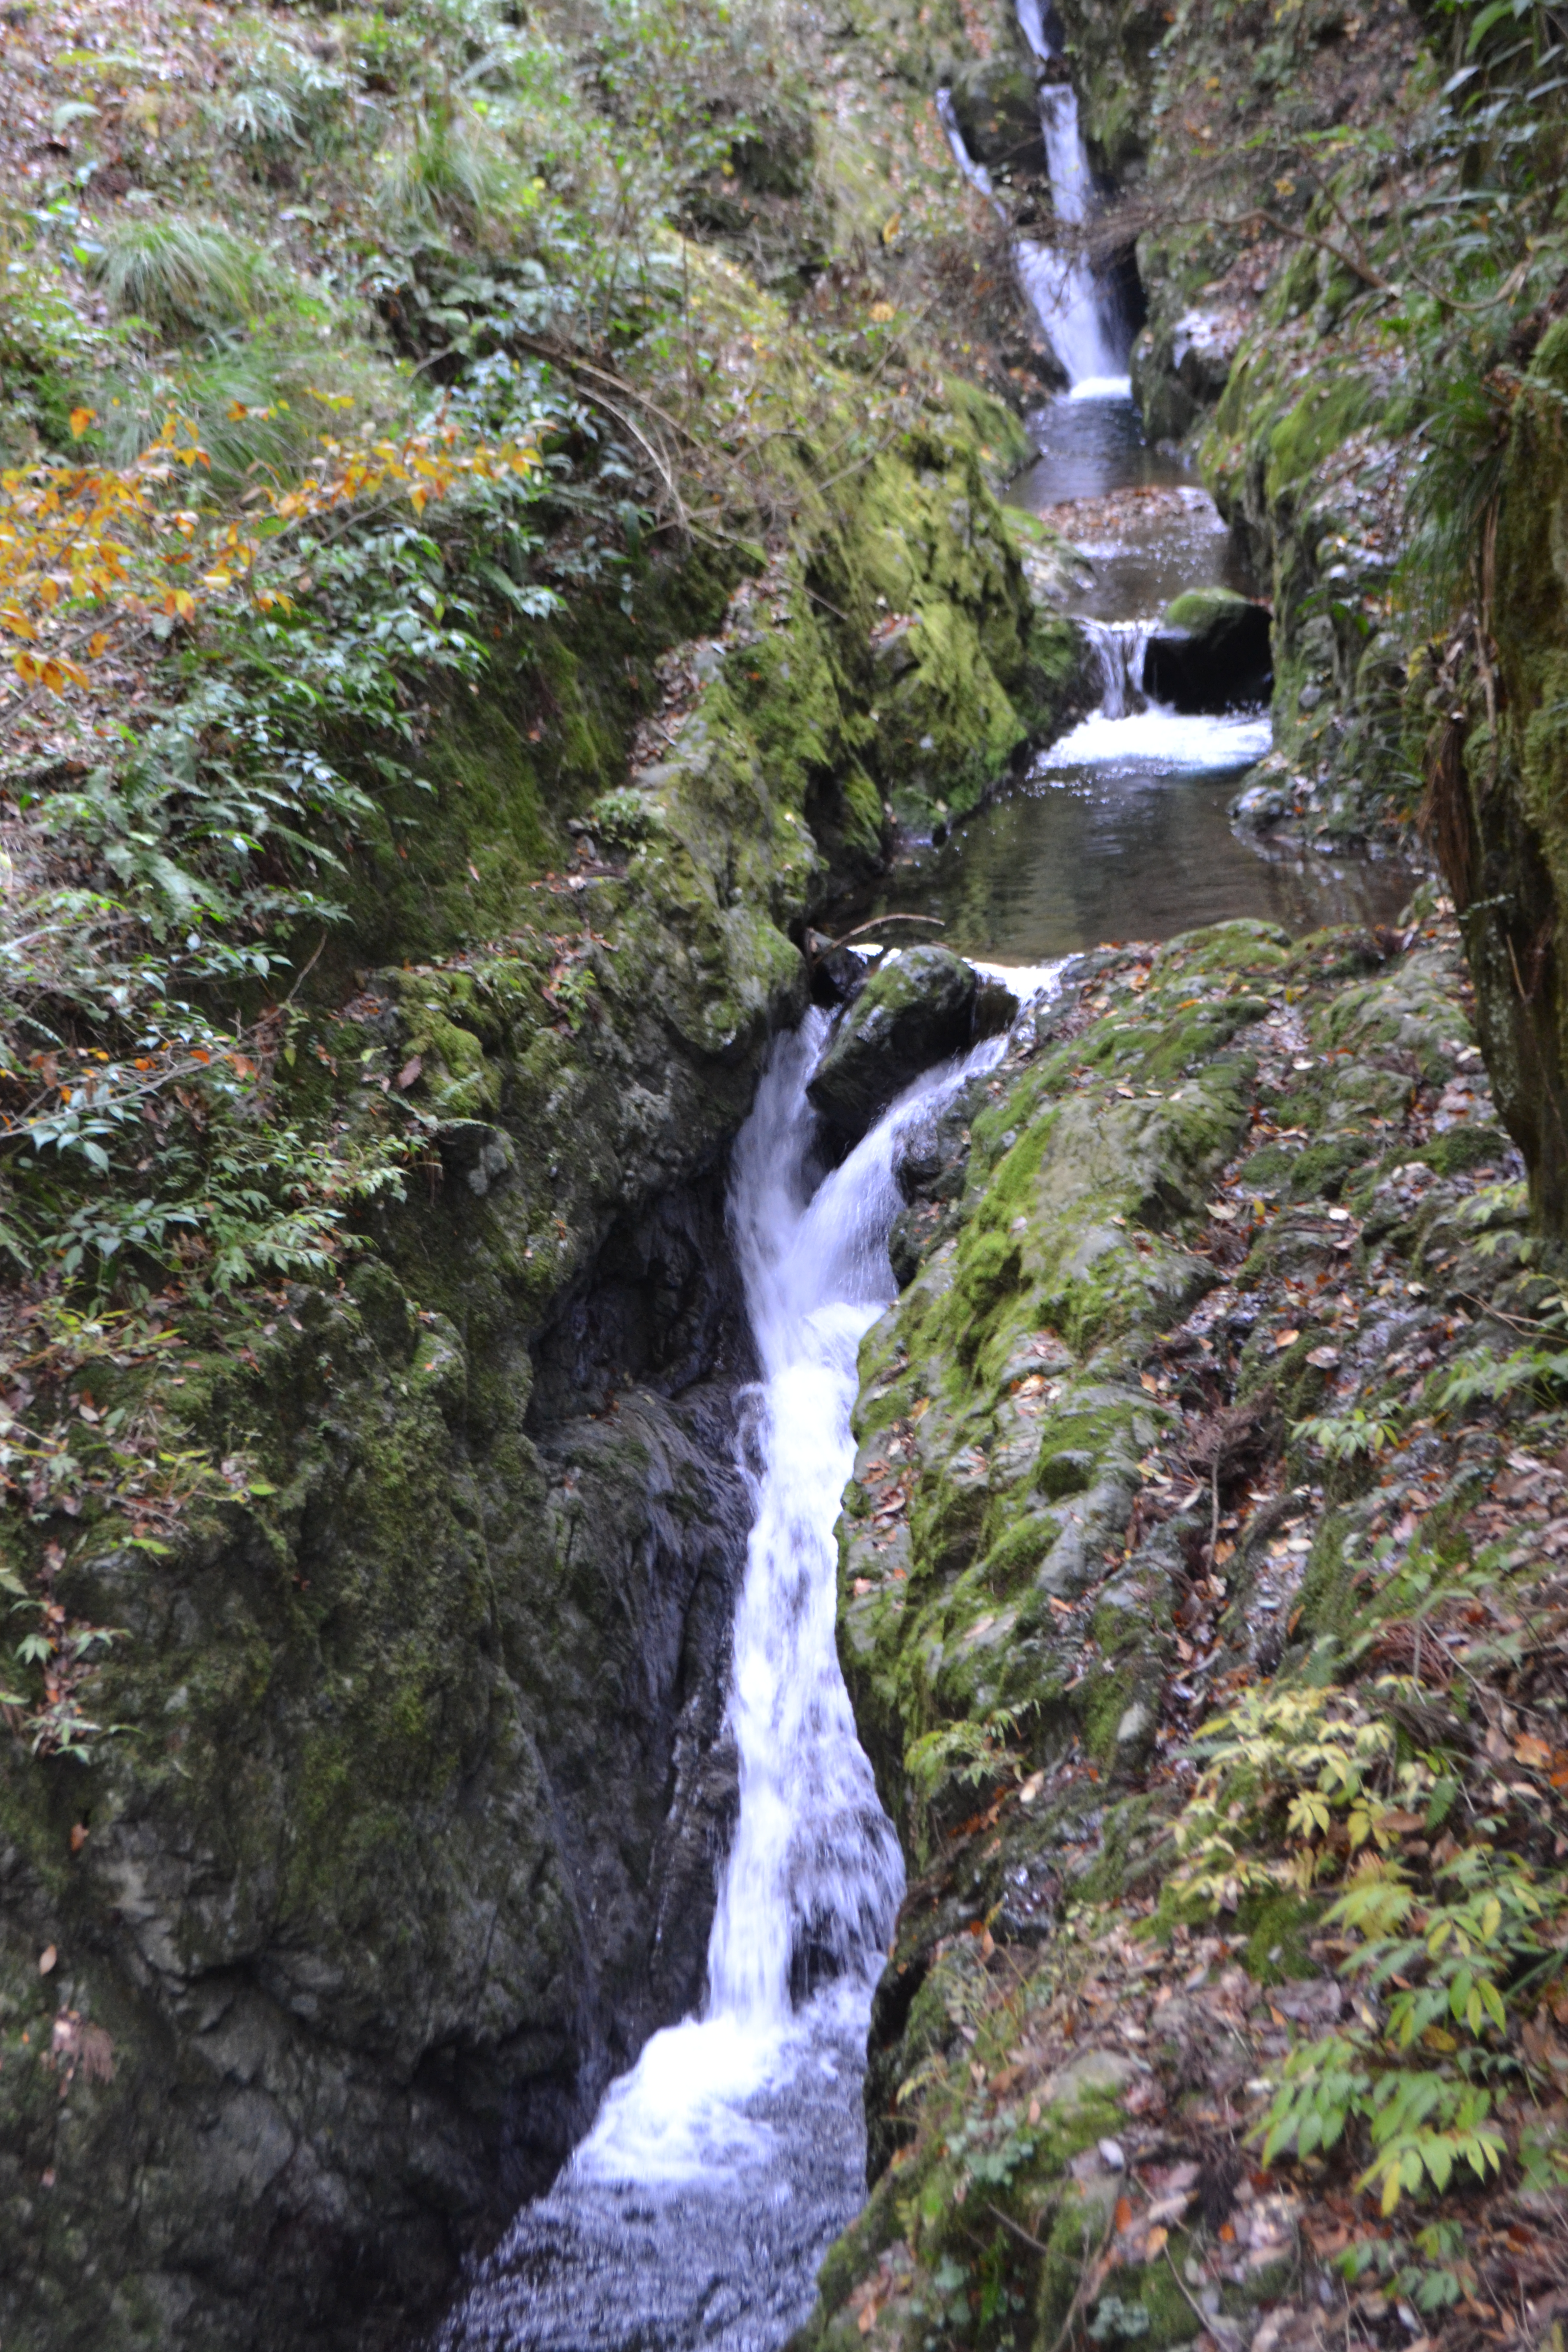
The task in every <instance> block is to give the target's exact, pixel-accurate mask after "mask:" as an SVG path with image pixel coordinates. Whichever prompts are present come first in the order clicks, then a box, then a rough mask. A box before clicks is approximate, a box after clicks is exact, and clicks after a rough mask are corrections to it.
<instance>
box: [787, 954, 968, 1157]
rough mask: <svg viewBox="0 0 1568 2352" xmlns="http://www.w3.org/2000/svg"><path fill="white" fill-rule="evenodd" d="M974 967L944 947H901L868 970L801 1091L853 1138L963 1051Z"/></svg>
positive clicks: (966, 1040)
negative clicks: (914, 1081)
mask: <svg viewBox="0 0 1568 2352" xmlns="http://www.w3.org/2000/svg"><path fill="white" fill-rule="evenodd" d="M976 986H977V983H976V979H975V972H974V967H973V964H968V963H965V962H964V961H963V958H962V956H955V955H954V954H953V953H952V950H950V949H947V948H906V949H904V950H902V951H901V952H900V953H899V954H897V955H893V956H889V958H888V959H887V960H886V961H884V962H883V963H882V964H881V965H880V966H879V969H878V970H877V971H875V972H873V974H872V975H871V977H870V979H869V980H868V982H866V984H865V986H864V988H863V989H862V990H861V991H860V992H859V994H858V996H857V997H856V999H855V1002H854V1003H853V1004H852V1005H851V1006H850V1008H849V1010H848V1012H847V1013H846V1014H845V1016H844V1018H843V1020H842V1021H841V1022H840V1023H839V1024H838V1026H837V1029H836V1030H835V1031H834V1033H833V1035H832V1038H831V1040H830V1041H829V1043H828V1046H827V1050H826V1053H825V1054H824V1055H823V1056H822V1059H821V1061H820V1062H819V1063H818V1064H817V1066H816V1069H815V1071H814V1072H813V1073H812V1076H811V1081H810V1084H809V1085H808V1087H807V1088H806V1092H807V1093H808V1094H809V1095H810V1097H811V1099H812V1101H813V1102H814V1103H815V1104H816V1108H818V1110H820V1111H821V1112H822V1114H823V1116H824V1117H825V1118H827V1119H829V1120H830V1121H831V1122H832V1124H833V1125H834V1126H835V1127H836V1128H837V1129H839V1130H840V1132H841V1133H843V1134H845V1135H847V1136H849V1137H850V1138H851V1139H854V1138H858V1137H859V1136H861V1135H864V1133H865V1132H866V1129H868V1127H869V1126H870V1125H871V1124H872V1122H873V1120H874V1119H875V1118H877V1117H878V1115H879V1112H881V1111H882V1110H883V1109H885V1108H886V1107H887V1105H888V1104H889V1102H891V1100H892V1098H893V1097H894V1096H895V1095H896V1094H898V1093H899V1092H900V1090H901V1089H902V1088H903V1087H907V1086H908V1085H909V1083H910V1079H911V1078H914V1077H916V1076H919V1074H920V1073H921V1071H922V1070H926V1069H929V1068H930V1067H931V1064H932V1063H933V1062H940V1061H942V1060H943V1059H944V1058H945V1057H946V1056H947V1055H951V1054H956V1053H959V1052H961V1051H962V1050H963V1047H964V1046H966V1045H968V1044H969V1043H970V1040H971V1037H972V1035H973V1027H974V1001H975V993H976Z"/></svg>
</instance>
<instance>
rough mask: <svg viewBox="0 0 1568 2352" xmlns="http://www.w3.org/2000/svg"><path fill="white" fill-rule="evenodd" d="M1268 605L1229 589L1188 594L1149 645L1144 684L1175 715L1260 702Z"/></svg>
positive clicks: (1266, 670) (1268, 680) (1265, 683)
mask: <svg viewBox="0 0 1568 2352" xmlns="http://www.w3.org/2000/svg"><path fill="white" fill-rule="evenodd" d="M1273 676H1274V662H1273V654H1272V651H1271V648H1270V643H1269V613H1268V606H1267V604H1254V603H1253V602H1252V600H1251V599H1250V598H1249V597H1247V596H1238V595H1237V593H1236V592H1235V590H1234V589H1231V588H1192V589H1189V590H1188V591H1187V593H1186V594H1185V595H1184V596H1178V597H1177V598H1176V601H1175V603H1174V604H1171V605H1169V606H1168V607H1167V608H1166V612H1165V621H1164V626H1163V628H1161V629H1160V630H1158V631H1157V632H1156V633H1155V635H1153V636H1152V637H1151V639H1150V640H1149V652H1148V656H1147V659H1146V661H1145V663H1144V667H1143V683H1144V686H1145V687H1146V688H1147V689H1148V691H1149V692H1150V693H1151V694H1152V696H1153V698H1154V699H1155V701H1156V702H1164V703H1169V704H1170V705H1171V706H1172V707H1173V709H1177V710H1190V711H1199V710H1235V709H1238V708H1240V707H1241V706H1243V705H1245V704H1247V703H1258V702H1264V701H1266V700H1267V699H1268V690H1269V688H1270V686H1271V684H1272V682H1273Z"/></svg>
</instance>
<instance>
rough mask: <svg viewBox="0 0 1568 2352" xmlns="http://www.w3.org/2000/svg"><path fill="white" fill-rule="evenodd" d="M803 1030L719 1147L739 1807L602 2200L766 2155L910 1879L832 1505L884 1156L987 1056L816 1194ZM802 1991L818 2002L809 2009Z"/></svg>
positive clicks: (863, 1323)
mask: <svg viewBox="0 0 1568 2352" xmlns="http://www.w3.org/2000/svg"><path fill="white" fill-rule="evenodd" d="M826 1033H827V1024H826V1018H825V1016H824V1015H823V1014H822V1013H808V1014H807V1016H806V1019H805V1022H804V1023H803V1024H802V1026H801V1028H800V1029H799V1030H798V1031H797V1032H796V1033H795V1035H793V1036H790V1037H784V1038H781V1039H779V1040H778V1042H777V1043H776V1044H775V1045H774V1048H773V1054H772V1056H771V1058H770V1060H769V1064H768V1067H767V1069H766V1071H765V1072H764V1074H763V1081H762V1085H761V1087H759V1089H758V1093H757V1100H756V1105H755V1108H753V1110H752V1115H751V1118H749V1119H748V1120H747V1122H746V1125H745V1127H744V1128H743V1129H742V1131H741V1134H740V1137H739V1139H737V1142H736V1147H735V1163H734V1172H733V1176H732V1179H731V1197H730V1225H731V1237H732V1240H733V1244H734V1247H735V1252H736V1255H737V1258H738V1261H739V1264H740V1267H741V1272H742V1278H743V1281H744V1284H745V1295H746V1307H747V1313H748V1315H749V1318H750V1320H751V1326H752V1337H753V1339H754V1341H755V1344H756V1349H757V1356H758V1360H759V1365H760V1369H761V1373H762V1377H761V1380H760V1381H758V1383H757V1385H756V1388H755V1390H754V1391H752V1396H751V1399H750V1402H751V1405H752V1412H753V1415H754V1418H753V1423H752V1429H753V1438H754V1444H755V1448H756V1452H757V1454H758V1457H759V1458H760V1462H761V1470H760V1474H759V1475H758V1476H757V1478H756V1481H755V1489H756V1498H757V1512H756V1519H755V1524H754V1526H753V1528H752V1536H751V1541H750V1545H749V1549H748V1553H747V1562H746V1574H745V1580H744V1583H743V1585H742V1592H741V1601H740V1607H739V1610H738V1612H737V1615H736V1622H735V1648H734V1664H733V1682H732V1691H731V1701H730V1712H729V1728H730V1730H731V1734H732V1736H733V1738H734V1740H735V1744H736V1748H737V1750H738V1753H739V1759H740V1785H741V1807H740V1818H739V1821H738V1823H737V1825H736V1831H735V1838H734V1843H733V1845H732V1847H731V1853H730V1856H729V1859H728V1862H727V1864H726V1866H725V1870H724V1875H723V1880H722V1883H721V1888H720V1895H719V1905H718V1909H717V1912H716V1914H715V1916H714V1921H713V1929H712V1935H711V1937H710V1943H709V1950H708V1976H709V1989H708V1999H707V2002H706V2006H705V2009H704V2012H703V2015H702V2017H701V2018H700V2019H689V2020H688V2021H686V2022H685V2023H684V2024H682V2025H678V2026H675V2027H673V2028H671V2029H670V2030H669V2031H668V2032H664V2033H659V2034H656V2035H655V2036H654V2038H653V2040H652V2041H651V2042H649V2043H648V2045H647V2048H646V2050H645V2051H644V2052H643V2054H642V2057H641V2058H640V2059H639V2061H638V2063H637V2065H636V2067H635V2068H634V2069H633V2070H632V2072H631V2073H630V2074H627V2075H626V2076H625V2077H623V2079H622V2080H621V2081H620V2082H619V2083H617V2084H615V2085H614V2086H613V2087H612V2089H611V2090H610V2092H609V2093H608V2095H606V2097H605V2103H604V2105H603V2106H602V2107H601V2109H600V2112H599V2116H598V2120H597V2121H596V2123H595V2126H594V2129H593V2131H592V2133H591V2134H590V2136H589V2137H588V2138H587V2139H586V2140H585V2141H584V2144H583V2147H581V2148H580V2150H579V2151H578V2154H577V2156H576V2158H574V2165H575V2168H576V2169H577V2170H578V2172H579V2173H580V2174H583V2175H586V2176H588V2177H590V2178H597V2179H634V2180H665V2181H669V2180H677V2181H687V2182H689V2183H692V2184H694V2185H695V2184H696V2183H698V2182H700V2181H701V2180H702V2179H715V2178H717V2177H719V2176H720V2175H721V2173H722V2172H723V2171H724V2170H726V2169H731V2168H733V2167H734V2166H735V2165H736V2164H738V2163H744V2162H746V2161H748V2160H751V2159H752V2158H763V2157H764V2156H765V2155H766V2153H767V2150H768V2147H769V2146H770V2144H771V2135H770V2133H769V2131H768V2129H767V2126H765V2125H763V2124H761V2123H759V2122H757V2121H755V2120H754V2119H753V2118H752V2117H751V2116H747V2115H745V2114H744V2113H743V2112H742V2104H743V2102H744V2101H745V2100H746V2099H747V2098H749V2097H750V2096H752V2095H753V2094H755V2093H756V2092H758V2091H761V2090H763V2089H764V2088H766V2087H767V2086H768V2085H769V2084H776V2083H778V2082H779V2081H781V2080H782V2079H784V2078H785V2077H786V2076H788V2075H789V2074H792V2073H793V2072H794V2070H795V2068H797V2067H798V2066H800V2065H801V2064H802V2063H806V2060H807V2056H808V2053H809V2051H810V2048H811V2045H812V2042H813V2040H814V2025H813V2011H816V2012H817V2014H818V2016H819V2017H820V2016H821V2013H822V2012H823V2011H827V2012H828V2013H829V2014H830V2015H831V2016H832V2017H834V2018H836V2019H841V2018H842V2015H843V2012H844V2009H845V2005H846V2003H847V2002H853V2003H856V2004H858V2009H859V2021H860V2025H861V2030H862V2031H863V2028H864V2017H865V2012H866V2009H867V2006H868V2001H869V1997H870V1990H871V1987H872V1985H873V1984H874V1982H875V1980H876V1977H877V1974H878V1972H879V1969H880V1967H881V1961H882V1951H883V1948H884V1947H885V1945H886V1943H887V1940H888V1937H889V1933H890V1932H891V1928H892V1924H893V1920H894V1917H895V1916H896V1914H897V1910H898V1906H899V1901H900V1895H901V1894H902V1891H903V1863H902V1858H901V1856H900V1852H899V1847H898V1842H897V1840H896V1838H895V1836H894V1834H893V1830H892V1825H891V1823H890V1822H889V1820H888V1818H887V1816H886V1814H885V1813H884V1812H883V1811H882V1809H881V1806H880V1804H879V1801H878V1798H877V1790H876V1785H875V1782H874V1780H873V1779H872V1775H871V1768H870V1765H869V1764H868V1761H867V1759H866V1757H865V1755H864V1753H863V1751H862V1749H861V1747H860V1744H859V1741H858V1738H857V1737H856V1733H855V1720H854V1717H853V1715H852V1713H851V1711H850V1706H849V1699H848V1694H847V1691H846V1690H845V1687H844V1680H843V1676H842V1675H841V1674H840V1672H839V1667H838V1654H837V1644H836V1641H835V1627H834V1621H835V1614H836V1608H837V1546H836V1542H835V1528H836V1525H837V1517H838V1507H839V1500H840V1497H841V1496H842V1494H843V1491H844V1487H845V1485H846V1483H847V1479H848V1476H849V1474H850V1471H851V1470H852V1468H853V1467H854V1458H855V1445H854V1439H853V1436H852V1434H851V1431H850V1414H851V1412H852V1410H853V1407H854V1402H855V1396H856V1389H857V1369H856V1358H857V1353H858V1348H859V1343H860V1340H861V1338H862V1337H863V1335H864V1334H865V1332H866V1331H867V1330H868V1328H869V1327H870V1325H871V1324H872V1323H874V1322H875V1321H876V1320H877V1318H878V1317H879V1315H880V1314H881V1313H882V1311H883V1309H884V1308H885V1307H888V1306H889V1305H890V1304H891V1302H892V1300H893V1299H894V1298H895V1297H896V1296H897V1286H896V1285H895V1283H894V1280H893V1274H892V1268H891V1266H890V1265H889V1260H888V1234H889V1229H890V1227H891V1224H892V1221H893V1218H894V1217H895V1215H896V1214H897V1213H898V1211H899V1208H900V1205H901V1203H900V1193H899V1190H898V1186H897V1183H896V1182H895V1181H894V1176H893V1168H894V1163H895V1160H896V1158H897V1155H898V1152H899V1149H900V1139H901V1138H902V1137H903V1136H904V1135H905V1134H906V1133H907V1132H908V1130H909V1129H910V1127H911V1126H912V1125H914V1124H915V1123H917V1122H919V1121H921V1120H923V1119H926V1118H930V1117H931V1116H932V1115H933V1113H934V1111H935V1110H936V1109H937V1108H938V1107H939V1106H940V1104H941V1102H942V1099H943V1098H944V1097H945V1096H946V1095H948V1094H951V1093H952V1091H953V1089H954V1088H955V1087H957V1086H959V1085H960V1084H962V1082H963V1078H964V1077H965V1076H967V1075H968V1074H969V1073H970V1072H971V1071H972V1070H974V1069H978V1068H984V1067H988V1066H990V1065H991V1064H992V1063H993V1062H994V1061H996V1060H997V1059H998V1058H999V1057H1000V1055H1001V1053H1002V1051H1003V1047H1004V1041H1003V1040H1001V1039H993V1040H991V1041H989V1042H988V1043H987V1044H985V1045H982V1046H979V1047H977V1048H976V1049H975V1051H974V1052H973V1054H972V1055H970V1056H969V1057H968V1059H967V1060H966V1061H964V1062H959V1063H950V1064H946V1065H944V1066H942V1068H940V1069H938V1070H933V1071H931V1072H928V1073H927V1075H926V1076H924V1077H922V1078H920V1079H918V1080H917V1081H916V1082H915V1084H914V1085H913V1086H912V1087H910V1088H909V1089H908V1091H907V1092H906V1093H905V1094H903V1095H902V1096H900V1099H899V1100H898V1102H896V1103H895V1104H894V1105H893V1107H892V1108H891V1109H890V1110H889V1111H888V1112H887V1113H886V1115H885V1116H884V1117H883V1118H881V1120H880V1121H879V1123H878V1125H877V1126H876V1127H875V1128H873V1129H872V1130H871V1132H870V1133H869V1134H868V1136H866V1137H865V1138H864V1139H863V1140H862V1141H861V1142H860V1143H858V1145H857V1146H856V1148H855V1150H853V1151H852V1152H851V1153H850V1155H849V1157H848V1158H847V1160H845V1161H844V1162H843V1164H842V1165H841V1166H840V1167H838V1168H836V1169H834V1170H833V1171H832V1172H831V1173H830V1174H829V1175H827V1176H826V1177H824V1178H823V1180H822V1181H821V1182H820V1183H819V1184H817V1185H816V1189H815V1190H813V1189H812V1188H811V1175H812V1144H813V1135H814V1131H815V1127H816V1118H815V1114H814V1112H813V1111H812V1108H811V1106H810V1104H809V1103H808V1101H807V1099H806V1094H805V1087H806V1081H807V1079H808V1078H809V1076H810V1075H811V1072H812V1070H813V1068H814V1066H815V1065H816V1060H817V1057H818V1055H819V1054H820V1052H821V1049H822V1045H823V1043H824V1040H825V1038H826ZM818 1979H826V1980H827V1982H828V1987H829V1989H828V1990H827V1991H826V1993H823V1994H820V1995H818V1997H817V1999H816V2001H814V2002H812V2003H810V2004H808V2005H806V2006H805V2007H804V2008H802V2007H799V2006H797V2003H798V2002H799V2000H800V1999H801V1996H802V1995H803V1994H804V1993H805V1991H806V1990H809V1989H810V1986H811V1984H812V1983H814V1982H816V1980H818Z"/></svg>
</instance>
